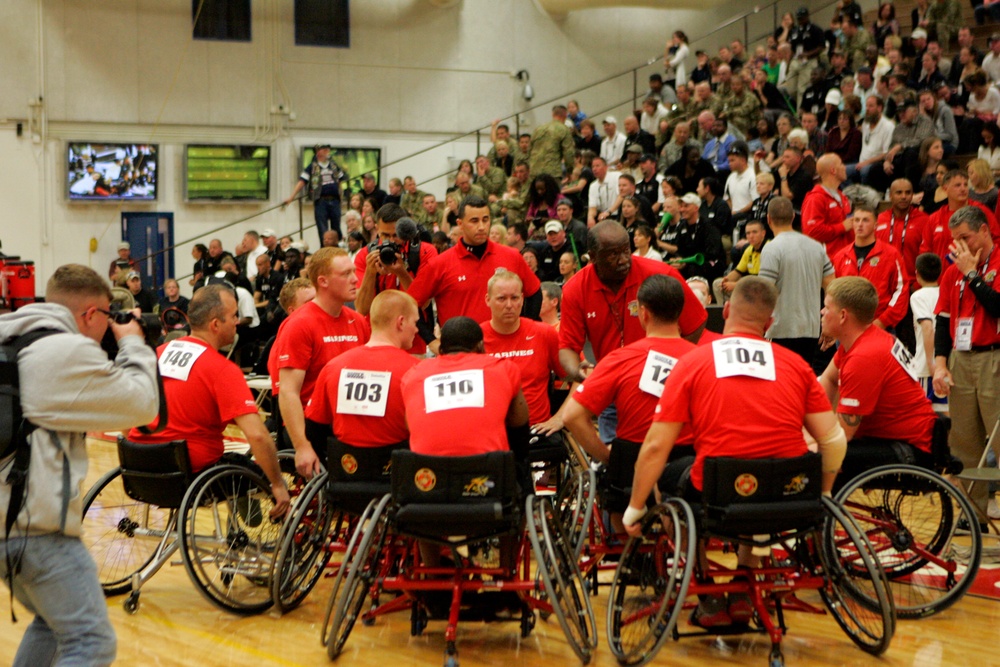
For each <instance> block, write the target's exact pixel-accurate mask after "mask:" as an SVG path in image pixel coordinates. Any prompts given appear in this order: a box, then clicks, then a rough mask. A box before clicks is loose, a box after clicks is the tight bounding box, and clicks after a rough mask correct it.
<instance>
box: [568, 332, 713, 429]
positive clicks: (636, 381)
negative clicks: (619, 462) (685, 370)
mask: <svg viewBox="0 0 1000 667" xmlns="http://www.w3.org/2000/svg"><path fill="white" fill-rule="evenodd" d="M694 349H695V345H694V344H693V343H689V342H687V341H686V340H684V339H683V338H652V337H650V338H643V339H642V340H638V341H636V342H634V343H632V344H631V345H626V346H625V347H622V348H619V349H617V350H614V351H612V352H611V354H609V355H608V356H606V357H605V358H604V359H602V360H601V362H600V363H599V364H597V367H596V368H595V369H594V370H593V372H592V373H591V374H590V376H589V377H588V378H587V379H586V380H585V381H584V383H583V384H581V385H580V386H579V387H577V389H576V393H574V394H573V400H575V401H576V402H577V403H579V404H580V405H582V406H583V407H585V408H587V410H589V411H590V413H591V414H595V415H599V414H601V412H603V411H604V408H606V407H608V406H609V405H611V404H612V403H614V404H615V406H616V407H617V408H618V432H617V434H616V437H618V438H621V439H622V440H629V441H631V442H642V441H643V440H645V438H646V431H648V430H649V425H650V424H651V423H652V422H653V412H654V411H655V410H656V404H657V403H659V401H660V396H661V395H662V393H663V383H664V382H665V381H666V379H667V377H668V376H669V375H670V372H671V370H672V369H673V364H675V363H677V360H678V359H680V358H681V357H683V356H684V355H685V354H687V353H688V352H690V351H691V350H694ZM693 440H694V438H693V436H692V434H691V430H690V428H689V427H687V426H685V428H684V430H683V431H682V432H681V437H680V438H678V441H677V444H681V445H684V444H687V445H690V444H691V443H692V441H693Z"/></svg>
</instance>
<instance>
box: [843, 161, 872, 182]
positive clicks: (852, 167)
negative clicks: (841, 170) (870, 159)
mask: <svg viewBox="0 0 1000 667" xmlns="http://www.w3.org/2000/svg"><path fill="white" fill-rule="evenodd" d="M872 166H873V165H867V166H864V167H861V169H858V165H857V163H855V164H849V165H847V180H848V181H850V182H852V183H864V184H866V185H867V183H868V172H870V171H871V170H872Z"/></svg>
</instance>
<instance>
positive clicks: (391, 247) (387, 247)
mask: <svg viewBox="0 0 1000 667" xmlns="http://www.w3.org/2000/svg"><path fill="white" fill-rule="evenodd" d="M377 247H378V258H379V261H380V262H382V264H384V265H385V266H392V265H393V264H395V263H396V259H398V258H397V257H396V254H397V253H402V252H403V249H402V248H400V247H399V246H398V245H397V244H395V243H393V242H392V241H386V242H385V243H382V244H379V245H378V246H377Z"/></svg>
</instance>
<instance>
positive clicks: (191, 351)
mask: <svg viewBox="0 0 1000 667" xmlns="http://www.w3.org/2000/svg"><path fill="white" fill-rule="evenodd" d="M206 350H208V348H207V347H205V346H204V345H199V344H198V343H192V342H191V341H187V340H173V341H170V343H168V344H167V347H166V348H164V350H163V354H161V355H160V359H159V361H158V362H157V363H158V365H159V367H160V375H162V376H163V377H165V378H173V379H174V380H180V381H181V382H187V379H188V375H190V374H191V367H192V366H194V362H196V361H198V357H200V356H201V355H202V354H204V353H205V351H206Z"/></svg>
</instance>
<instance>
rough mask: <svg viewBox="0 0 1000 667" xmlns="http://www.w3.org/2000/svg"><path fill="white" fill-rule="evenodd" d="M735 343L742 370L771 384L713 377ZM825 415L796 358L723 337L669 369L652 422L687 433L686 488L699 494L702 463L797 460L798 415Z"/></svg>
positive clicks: (825, 403) (802, 445)
mask: <svg viewBox="0 0 1000 667" xmlns="http://www.w3.org/2000/svg"><path fill="white" fill-rule="evenodd" d="M737 339H739V340H740V341H741V342H743V349H748V350H749V352H748V355H747V358H749V359H750V360H751V362H750V363H749V364H747V365H748V366H752V367H753V370H756V369H757V368H759V369H760V370H761V371H768V370H770V371H771V372H773V374H774V377H775V380H767V379H762V378H760V377H749V376H746V375H732V376H727V377H718V376H719V375H720V374H723V375H724V374H725V370H726V366H725V365H723V364H722V360H725V359H727V358H728V357H727V355H726V352H727V351H729V352H730V354H731V355H732V356H733V357H735V358H737V359H738V358H739V356H737V355H736V354H735V353H737V352H738V350H736V349H735V348H737V347H741V346H740V345H739V344H738V343H737V342H730V341H735V340H737ZM745 341H749V343H746V342H745ZM751 346H753V347H752V349H751ZM767 349H769V350H770V356H771V357H772V358H770V359H769V358H768V353H767V352H765V350H767ZM758 353H759V354H760V356H759V357H758ZM717 359H719V360H720V363H719V364H717V363H716V361H717ZM755 359H756V361H755ZM761 361H763V362H764V364H761V363H760V362H761ZM772 362H773V363H772ZM717 365H718V366H720V368H717ZM720 371H721V372H720ZM829 411H830V401H829V400H828V399H827V397H826V392H824V391H823V388H822V387H821V386H820V384H819V381H817V380H816V375H815V373H813V370H812V368H810V367H809V364H807V363H806V362H805V361H803V360H802V357H800V356H799V355H797V354H795V353H794V352H792V351H790V350H787V349H785V348H783V347H781V346H780V345H771V344H770V343H768V342H767V341H765V340H764V339H762V338H758V337H757V336H751V335H748V334H729V335H725V336H723V337H722V338H721V339H720V340H717V341H715V342H714V343H712V345H709V346H705V347H698V348H696V349H695V350H694V351H692V352H690V353H689V354H687V355H685V356H684V358H683V359H681V360H680V361H678V362H677V365H676V366H674V370H673V372H672V373H671V374H670V377H669V378H667V383H666V385H665V386H664V387H663V396H662V397H661V398H660V402H659V403H658V404H657V406H656V413H655V415H654V416H653V421H654V422H657V421H659V422H680V423H683V424H688V425H690V426H691V427H692V429H693V430H694V433H695V443H694V450H695V463H694V466H693V467H692V469H691V482H692V484H693V485H694V487H695V488H696V489H699V490H701V488H702V465H703V462H704V460H705V457H707V456H734V457H739V458H744V459H760V458H791V457H794V456H802V455H804V454H805V453H806V452H807V451H808V450H807V448H806V442H805V438H803V437H802V426H803V424H804V423H805V416H806V415H807V414H813V413H817V412H829Z"/></svg>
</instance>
